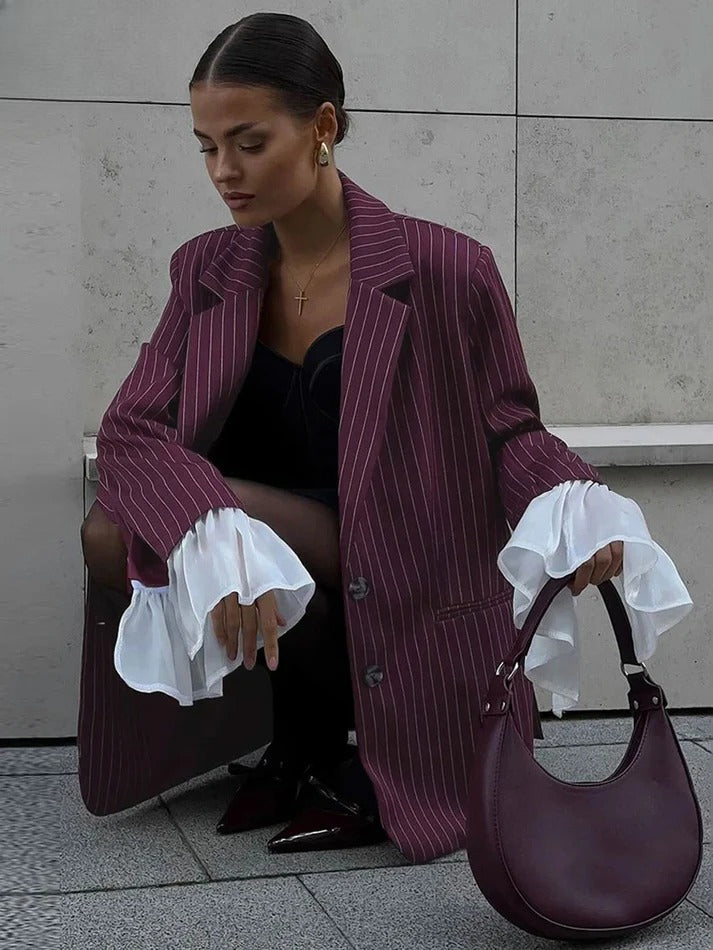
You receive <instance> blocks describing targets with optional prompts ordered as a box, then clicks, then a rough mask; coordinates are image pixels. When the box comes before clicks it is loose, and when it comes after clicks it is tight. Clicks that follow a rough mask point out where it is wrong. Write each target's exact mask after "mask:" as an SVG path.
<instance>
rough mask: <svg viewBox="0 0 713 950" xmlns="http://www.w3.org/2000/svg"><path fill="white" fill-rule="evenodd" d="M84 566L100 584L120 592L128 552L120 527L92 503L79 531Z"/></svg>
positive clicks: (123, 582) (123, 583)
mask: <svg viewBox="0 0 713 950" xmlns="http://www.w3.org/2000/svg"><path fill="white" fill-rule="evenodd" d="M80 537H81V541H82V553H83V555H84V563H85V564H86V565H87V569H88V570H89V573H90V574H91V575H92V577H93V578H94V579H95V580H96V581H98V582H99V583H101V584H106V585H107V586H110V587H116V588H118V589H120V590H123V589H124V587H125V583H126V558H127V550H126V545H125V544H124V539H123V537H122V534H121V530H120V529H119V526H118V525H116V524H114V522H113V521H111V520H110V519H109V518H108V517H107V515H106V513H105V512H104V511H103V510H102V509H101V507H100V506H99V505H97V503H96V502H95V503H94V505H92V507H91V509H90V510H89V514H88V515H87V517H86V518H85V519H84V521H83V522H82V526H81V529H80Z"/></svg>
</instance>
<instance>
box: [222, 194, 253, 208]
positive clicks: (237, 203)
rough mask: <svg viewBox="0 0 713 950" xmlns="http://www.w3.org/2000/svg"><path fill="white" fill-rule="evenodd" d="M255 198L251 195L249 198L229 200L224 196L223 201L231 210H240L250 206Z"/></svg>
mask: <svg viewBox="0 0 713 950" xmlns="http://www.w3.org/2000/svg"><path fill="white" fill-rule="evenodd" d="M254 197H255V195H250V197H249V198H228V197H225V196H224V198H223V200H224V201H225V203H226V204H227V205H228V207H229V208H234V209H238V208H244V207H245V205H247V204H249V203H250V202H251V201H252V200H253V198H254Z"/></svg>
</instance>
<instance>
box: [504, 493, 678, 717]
mask: <svg viewBox="0 0 713 950" xmlns="http://www.w3.org/2000/svg"><path fill="white" fill-rule="evenodd" d="M610 541H623V542H624V556H623V563H622V572H621V574H620V575H619V576H618V577H616V578H613V581H612V582H613V583H614V584H615V585H616V586H617V590H618V591H619V594H620V596H621V597H622V600H623V602H624V605H625V609H626V612H627V615H628V617H629V620H630V622H631V628H632V637H633V641H634V650H635V653H636V657H637V659H638V660H639V661H641V662H644V661H645V660H647V659H648V658H649V657H650V656H651V655H652V654H653V652H654V651H655V649H656V644H657V640H658V637H660V636H661V634H662V633H664V632H665V631H666V630H668V629H669V628H670V627H673V626H674V624H676V623H678V621H679V620H681V619H682V618H683V617H685V616H686V614H688V613H689V611H690V610H691V608H692V607H693V602H692V600H691V598H690V596H689V594H688V591H687V589H686V587H685V585H684V583H683V581H682V580H681V578H680V576H679V574H678V571H677V570H676V567H675V566H674V564H673V561H672V560H671V559H670V558H669V556H668V555H667V554H666V552H665V551H664V550H663V549H662V548H661V547H659V545H658V544H657V543H656V542H655V541H654V540H653V539H652V537H651V535H650V534H649V530H648V528H647V526H646V521H645V520H644V516H643V513H642V511H641V509H640V508H639V506H638V505H637V504H636V502H635V501H633V500H632V499H631V498H626V497H624V496H623V495H618V494H617V493H616V492H613V491H611V489H609V488H608V487H607V486H606V485H600V484H598V483H597V482H593V481H568V482H563V483H562V484H561V485H557V486H556V487H555V488H553V489H551V490H550V491H547V492H544V493H543V494H542V495H538V497H537V498H534V499H533V500H532V501H531V502H530V504H529V505H528V507H527V509H526V510H525V512H524V514H523V516H522V518H521V519H520V521H519V522H518V524H517V526H516V528H515V530H514V531H513V533H512V536H511V537H510V540H509V541H508V543H507V544H506V545H505V547H504V548H503V549H502V551H501V552H500V554H499V555H498V567H499V569H500V571H501V572H502V573H503V574H504V575H505V577H506V578H507V579H508V581H509V582H510V583H511V584H512V586H513V587H514V588H515V591H514V594H513V618H514V622H515V626H516V627H517V628H518V629H522V627H523V624H524V623H525V619H526V617H527V615H528V613H529V611H530V607H531V606H532V604H533V602H534V600H535V598H536V597H537V595H538V594H539V592H540V591H541V590H542V588H543V587H544V585H545V583H546V582H547V580H548V579H549V578H550V577H564V576H565V575H567V574H571V573H572V572H573V571H575V570H576V569H577V568H578V567H579V566H580V564H583V563H584V562H585V561H587V560H589V558H590V557H592V555H593V554H595V553H596V552H597V551H598V550H599V549H600V548H602V547H604V546H605V545H606V544H609V542H610ZM620 582H621V586H620ZM622 588H623V591H622ZM575 601H576V598H575V596H574V595H573V594H572V591H571V590H570V588H569V587H565V588H564V589H563V590H561V591H560V592H559V594H558V595H557V596H556V597H555V599H554V600H553V601H552V603H551V605H550V607H549V608H548V610H547V612H546V614H545V615H544V617H543V618H542V620H541V622H540V625H539V627H538V628H537V633H536V634H535V636H534V638H533V641H532V645H531V647H530V649H529V651H528V653H527V656H526V657H525V667H524V672H525V674H526V675H527V676H528V678H529V679H530V680H532V682H533V683H536V684H537V685H538V686H541V687H543V688H544V689H546V690H548V691H549V692H551V693H552V711H553V712H554V713H555V715H557V716H559V717H561V716H562V711H563V710H565V709H571V708H572V707H573V706H575V705H576V703H577V700H578V699H579V684H580V641H579V630H578V624H577V615H576V612H575ZM602 607H603V604H602ZM608 622H609V620H608V618H607V623H608Z"/></svg>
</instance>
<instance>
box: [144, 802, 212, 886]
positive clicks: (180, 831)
mask: <svg viewBox="0 0 713 950" xmlns="http://www.w3.org/2000/svg"><path fill="white" fill-rule="evenodd" d="M158 800H159V802H160V803H161V805H162V806H163V808H164V809H165V810H166V814H167V815H168V820H169V821H170V822H171V824H172V825H173V827H174V828H175V829H176V831H177V832H178V835H179V837H180V839H181V841H182V842H183V843H184V845H185V846H186V848H188V851H189V853H190V854H191V855H192V856H193V859H194V861H195V862H196V864H197V865H198V867H199V868H200V869H201V871H202V872H203V873H204V874H205V876H206V881H204V882H203V883H204V884H205V883H212V880H213V878H212V875H211V873H210V871H209V870H208V868H207V867H206V866H205V864H204V863H203V861H202V860H201V858H200V857H199V855H198V852H197V851H196V850H195V848H194V847H193V845H192V844H191V843H190V841H189V840H188V838H187V837H186V835H185V832H184V831H183V828H181V826H180V825H179V824H178V822H177V821H176V818H175V817H174V815H173V812H172V811H171V809H170V808H169V807H168V803H167V802H165V801H164V800H163V798H162V797H161V795H159V796H158Z"/></svg>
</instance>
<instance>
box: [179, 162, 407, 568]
mask: <svg viewBox="0 0 713 950" xmlns="http://www.w3.org/2000/svg"><path fill="white" fill-rule="evenodd" d="M338 174H339V177H340V179H341V181H342V188H343V192H344V199H345V206H346V213H347V217H348V223H349V226H348V231H349V245H350V278H351V279H350V284H349V292H348V295H347V306H346V315H345V324H344V336H343V351H342V381H341V395H340V421H339V440H338V459H339V481H338V494H339V507H340V520H341V535H342V538H343V543H344V547H343V550H344V551H347V550H348V549H349V545H350V543H351V538H352V535H353V531H354V527H355V525H356V522H357V515H358V510H359V506H360V503H361V501H362V499H363V498H364V496H365V493H366V490H367V488H368V486H369V482H370V479H371V476H372V473H373V470H374V465H375V463H376V459H377V457H378V455H379V451H380V448H381V445H382V441H383V436H384V430H385V428H386V418H387V413H388V406H389V399H390V395H391V389H392V386H393V381H394V375H395V372H396V364H397V359H398V354H399V350H400V348H401V344H402V342H403V337H404V332H405V329H406V324H407V320H408V317H409V315H410V313H411V309H412V308H411V306H410V304H408V303H405V302H404V301H405V300H406V299H408V286H407V285H406V286H404V282H408V281H409V280H410V279H411V277H413V276H414V269H413V265H412V263H411V259H410V256H409V253H408V248H407V246H406V242H405V239H404V235H403V232H402V228H401V226H400V224H399V222H398V220H397V218H396V216H395V215H394V214H393V212H391V211H390V210H389V208H388V207H387V206H386V205H385V204H384V203H383V202H382V201H380V200H379V199H378V198H376V197H374V196H373V195H370V194H368V193H367V192H365V191H364V190H363V189H362V188H360V187H359V186H358V185H357V184H356V183H355V182H353V181H352V180H351V179H350V178H348V177H347V176H346V175H345V174H344V173H343V172H341V171H339V172H338ZM271 240H272V229H271V228H270V226H269V225H265V226H263V227H259V228H243V229H239V228H236V231H235V236H234V238H233V240H232V241H231V242H230V244H229V245H228V247H227V248H226V249H225V250H224V251H223V252H222V253H221V254H219V255H218V257H217V258H215V259H214V260H213V261H211V262H210V263H209V264H208V266H207V267H206V268H205V270H204V271H203V273H202V274H201V276H200V277H199V281H200V283H201V284H203V285H204V286H205V287H208V288H209V289H210V290H211V291H212V292H213V293H214V294H216V295H217V296H218V297H219V298H220V299H219V302H218V303H216V304H214V305H213V306H212V307H209V308H208V309H207V310H203V311H201V312H200V313H198V314H196V315H195V316H194V317H193V320H192V323H191V332H190V337H189V341H188V348H187V352H186V370H185V378H184V393H185V397H186V398H184V399H182V401H181V417H180V419H179V430H180V433H181V437H182V438H183V439H184V443H185V444H186V445H189V446H190V447H192V448H193V449H194V450H195V451H197V452H200V453H201V454H204V453H205V452H207V450H208V449H209V448H210V446H211V445H212V444H213V442H214V441H215V440H216V439H217V437H218V435H219V434H220V431H221V429H222V428H223V426H224V424H225V422H226V420H227V417H228V415H229V414H230V409H231V407H232V405H233V403H234V401H235V399H236V397H237V395H238V393H239V391H240V387H241V386H242V383H243V380H244V378H245V376H246V374H247V372H248V369H249V367H250V363H251V361H252V357H253V352H254V350H255V344H256V342H257V336H258V330H259V323H260V314H261V310H262V303H263V299H264V295H265V290H266V287H267V280H268V274H269V271H268V261H269V257H270V254H269V252H270V242H271Z"/></svg>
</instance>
